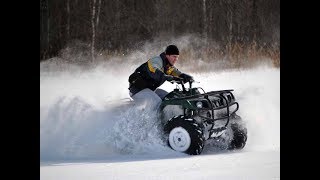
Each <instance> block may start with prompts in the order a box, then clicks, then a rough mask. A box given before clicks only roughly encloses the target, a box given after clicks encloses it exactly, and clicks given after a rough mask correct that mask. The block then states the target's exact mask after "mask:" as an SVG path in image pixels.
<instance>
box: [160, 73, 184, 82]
mask: <svg viewBox="0 0 320 180" xmlns="http://www.w3.org/2000/svg"><path fill="white" fill-rule="evenodd" d="M164 76H165V79H166V81H169V82H177V83H179V82H183V79H182V78H180V77H176V76H171V75H166V74H165V75H164Z"/></svg>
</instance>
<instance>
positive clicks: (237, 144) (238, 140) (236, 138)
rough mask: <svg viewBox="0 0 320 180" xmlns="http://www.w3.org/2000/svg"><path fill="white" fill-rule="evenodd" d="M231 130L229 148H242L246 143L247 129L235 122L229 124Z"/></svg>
mask: <svg viewBox="0 0 320 180" xmlns="http://www.w3.org/2000/svg"><path fill="white" fill-rule="evenodd" d="M231 129H232V131H233V138H232V140H231V142H230V144H229V146H228V149H229V150H233V149H242V148H244V146H245V145H246V141H247V129H246V128H241V126H240V125H239V124H237V123H234V124H231Z"/></svg>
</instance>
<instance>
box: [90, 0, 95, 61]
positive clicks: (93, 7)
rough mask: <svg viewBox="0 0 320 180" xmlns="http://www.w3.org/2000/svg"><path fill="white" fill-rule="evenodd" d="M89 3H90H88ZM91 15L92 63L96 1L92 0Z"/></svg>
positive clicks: (92, 57)
mask: <svg viewBox="0 0 320 180" xmlns="http://www.w3.org/2000/svg"><path fill="white" fill-rule="evenodd" d="M90 2H91V1H90ZM91 7H92V13H91V28H92V37H91V61H92V62H94V60H95V58H94V56H95V52H94V43H95V38H96V28H95V22H94V19H95V13H96V0H93V3H92V6H91Z"/></svg>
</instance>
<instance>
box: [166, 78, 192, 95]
mask: <svg viewBox="0 0 320 180" xmlns="http://www.w3.org/2000/svg"><path fill="white" fill-rule="evenodd" d="M170 82H171V83H172V84H173V83H177V84H181V86H182V90H183V92H185V91H186V88H185V86H184V84H185V83H189V89H191V88H192V83H194V82H195V81H194V79H190V80H189V81H187V82H184V79H183V78H180V77H174V78H173V80H172V81H170Z"/></svg>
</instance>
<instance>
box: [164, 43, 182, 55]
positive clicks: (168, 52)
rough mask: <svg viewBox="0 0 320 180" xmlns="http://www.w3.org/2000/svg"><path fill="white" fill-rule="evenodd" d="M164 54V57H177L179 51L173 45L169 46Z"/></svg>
mask: <svg viewBox="0 0 320 180" xmlns="http://www.w3.org/2000/svg"><path fill="white" fill-rule="evenodd" d="M165 52H166V55H179V49H178V48H177V46H175V45H169V46H168V47H167V48H166V51H165Z"/></svg>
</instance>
